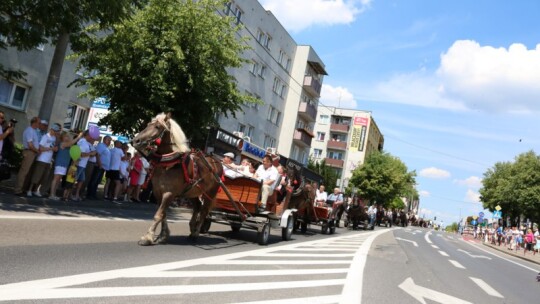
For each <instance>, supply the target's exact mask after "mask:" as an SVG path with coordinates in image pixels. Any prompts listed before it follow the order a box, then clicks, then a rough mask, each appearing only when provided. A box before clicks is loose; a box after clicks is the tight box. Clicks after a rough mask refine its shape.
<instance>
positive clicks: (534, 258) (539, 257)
mask: <svg viewBox="0 0 540 304" xmlns="http://www.w3.org/2000/svg"><path fill="white" fill-rule="evenodd" d="M462 238H463V240H465V241H468V242H473V243H477V244H483V245H484V246H487V247H490V248H493V249H495V250H498V251H500V252H502V253H506V254H508V255H511V256H514V257H516V258H520V259H523V260H526V261H528V262H531V263H536V264H539V265H540V253H536V255H533V254H532V252H529V251H528V252H527V254H526V255H523V249H520V250H519V251H515V250H509V249H507V246H505V245H504V244H501V246H500V247H499V246H498V245H493V244H491V243H486V242H482V241H480V240H476V239H474V238H473V237H472V235H469V234H463V235H462Z"/></svg>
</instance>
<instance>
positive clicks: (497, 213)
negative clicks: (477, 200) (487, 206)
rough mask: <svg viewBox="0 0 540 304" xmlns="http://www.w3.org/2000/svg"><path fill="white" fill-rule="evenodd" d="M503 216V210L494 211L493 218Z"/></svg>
mask: <svg viewBox="0 0 540 304" xmlns="http://www.w3.org/2000/svg"><path fill="white" fill-rule="evenodd" d="M501 216H502V212H501V211H499V210H497V211H495V212H493V218H494V219H500V218H501Z"/></svg>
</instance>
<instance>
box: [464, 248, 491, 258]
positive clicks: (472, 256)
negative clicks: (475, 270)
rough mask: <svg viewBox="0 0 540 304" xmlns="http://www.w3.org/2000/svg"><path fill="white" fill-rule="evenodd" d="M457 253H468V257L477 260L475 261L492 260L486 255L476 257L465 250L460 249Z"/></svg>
mask: <svg viewBox="0 0 540 304" xmlns="http://www.w3.org/2000/svg"><path fill="white" fill-rule="evenodd" d="M457 251H460V252H463V253H466V254H467V255H468V256H470V257H471V258H475V259H487V260H491V258H490V257H487V256H485V255H474V254H472V253H470V252H468V251H465V250H463V249H458V250H457Z"/></svg>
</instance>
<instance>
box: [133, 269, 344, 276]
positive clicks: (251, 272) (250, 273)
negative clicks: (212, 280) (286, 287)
mask: <svg viewBox="0 0 540 304" xmlns="http://www.w3.org/2000/svg"><path fill="white" fill-rule="evenodd" d="M348 271H349V268H321V269H279V270H231V271H228V270H221V271H219V270H208V271H204V270H203V271H198V270H186V271H159V272H154V273H135V274H132V275H128V276H125V277H124V278H206V277H258V276H282V275H308V274H314V275H315V274H317V275H318V274H336V273H347V272H348Z"/></svg>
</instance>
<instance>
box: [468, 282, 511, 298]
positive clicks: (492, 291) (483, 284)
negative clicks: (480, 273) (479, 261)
mask: <svg viewBox="0 0 540 304" xmlns="http://www.w3.org/2000/svg"><path fill="white" fill-rule="evenodd" d="M469 278H470V279H471V280H472V281H473V282H474V283H475V284H476V285H478V287H480V288H482V290H483V291H485V292H486V293H487V294H488V295H490V296H493V297H497V298H504V297H503V296H502V294H500V293H499V292H498V291H496V290H495V289H493V287H491V286H489V285H488V284H487V283H486V282H484V281H483V280H482V279H478V278H473V277H469Z"/></svg>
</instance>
